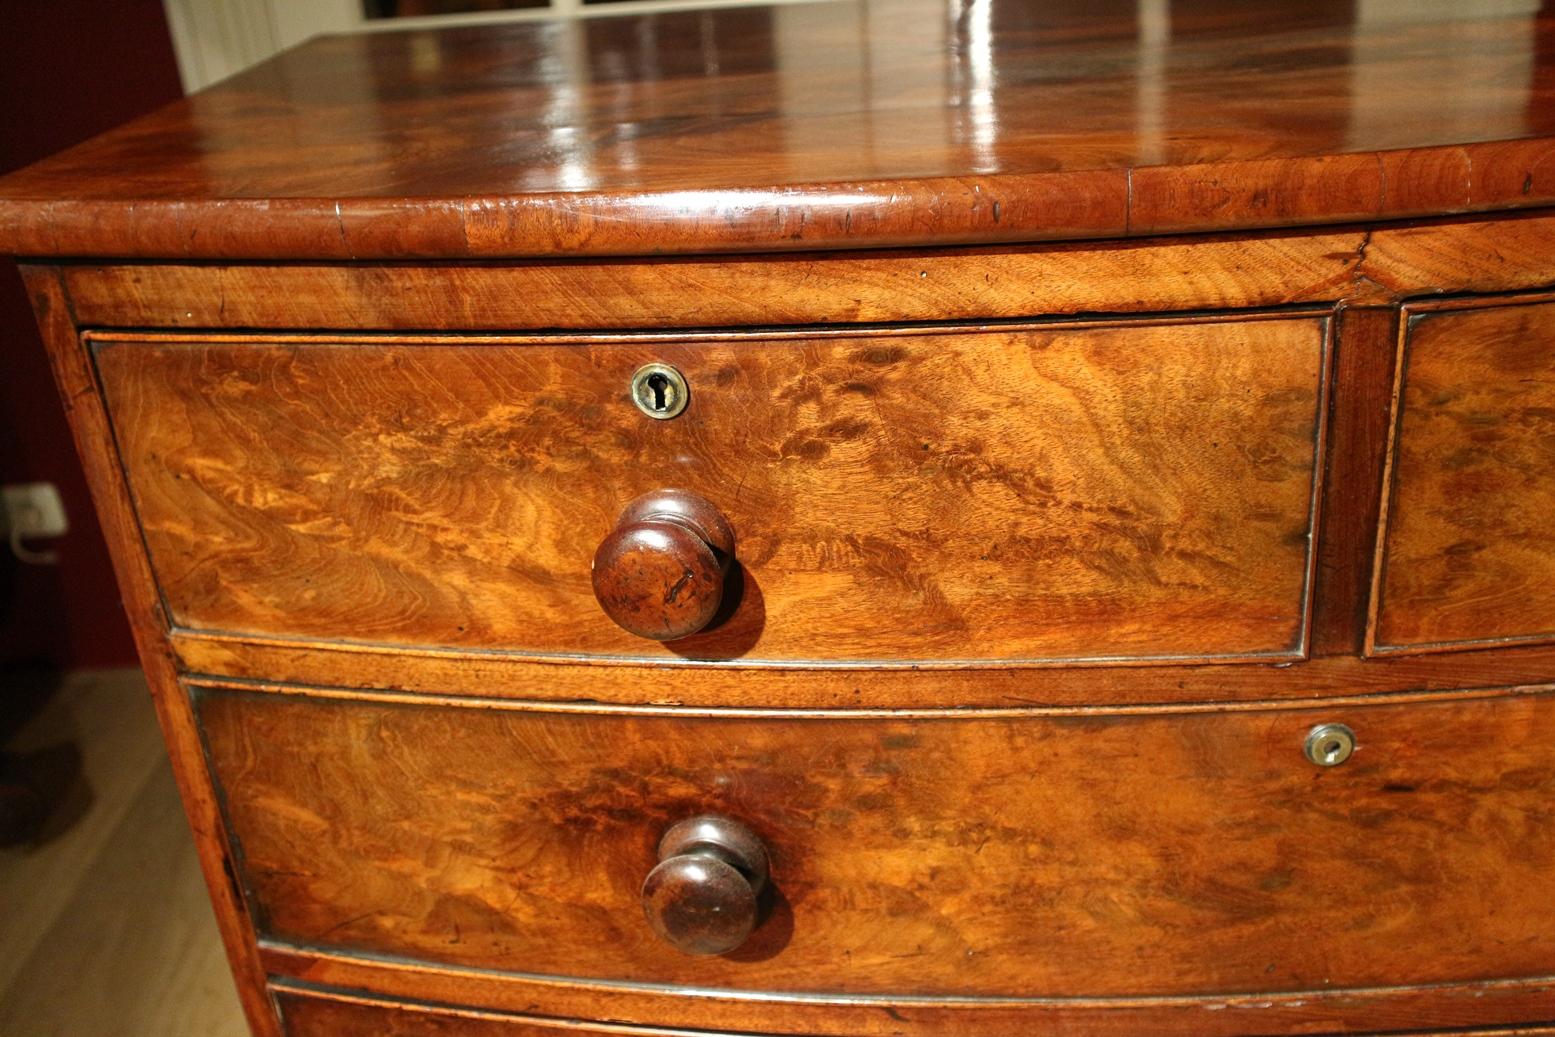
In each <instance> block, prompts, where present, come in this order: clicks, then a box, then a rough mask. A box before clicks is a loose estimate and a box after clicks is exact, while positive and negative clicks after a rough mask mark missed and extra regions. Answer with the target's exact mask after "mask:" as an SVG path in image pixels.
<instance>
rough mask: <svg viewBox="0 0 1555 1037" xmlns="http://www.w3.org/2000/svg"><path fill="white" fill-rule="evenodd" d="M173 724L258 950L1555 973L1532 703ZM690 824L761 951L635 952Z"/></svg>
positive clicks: (675, 977) (637, 979) (841, 977)
mask: <svg viewBox="0 0 1555 1037" xmlns="http://www.w3.org/2000/svg"><path fill="white" fill-rule="evenodd" d="M194 696H195V700H196V708H197V712H198V715H199V718H200V722H201V724H202V726H203V730H204V735H205V738H206V740H207V747H208V751H209V756H210V761H211V765H212V768H213V770H214V772H215V775H216V777H217V780H218V782H219V784H220V785H221V787H222V792H223V795H224V798H225V804H226V809H227V812H228V817H229V823H230V826H231V831H232V832H233V833H234V835H235V837H236V840H237V843H238V859H239V867H240V872H241V877H242V880H243V881H244V883H245V884H246V886H247V888H248V893H249V901H250V903H251V904H252V905H253V907H254V910H255V912H256V922H257V926H258V929H259V932H260V934H261V936H262V937H265V938H267V939H269V940H272V941H278V942H279V943H281V944H291V945H296V946H301V947H313V948H324V949H337V950H345V951H353V952H362V953H365V954H367V955H370V956H378V957H382V956H388V957H390V958H397V959H416V960H422V961H432V962H440V963H446V964H450V965H456V966H465V967H471V968H479V969H486V970H499V971H503V972H512V973H525V974H528V975H530V976H535V975H541V976H543V975H552V976H573V977H585V978H591V979H597V980H605V981H617V982H630V983H648V984H667V985H670V986H672V987H675V986H689V987H696V988H701V989H704V990H706V989H710V988H711V989H729V990H744V991H760V992H773V993H795V992H805V993H821V994H827V995H836V994H841V995H848V994H866V995H879V996H886V997H889V996H893V995H918V996H950V997H975V996H992V997H1025V998H1030V997H1130V996H1150V995H1192V994H1201V993H1228V992H1255V993H1260V994H1262V993H1272V992H1282V991H1314V990H1334V989H1337V988H1343V987H1382V986H1400V985H1415V984H1433V983H1449V982H1464V981H1476V980H1480V979H1488V978H1497V977H1508V978H1510V977H1528V976H1545V975H1549V974H1550V973H1551V971H1552V965H1555V898H1552V897H1551V896H1550V895H1549V891H1550V884H1551V879H1552V877H1555V823H1552V822H1555V817H1552V813H1555V695H1549V694H1542V693H1540V694H1532V693H1519V694H1504V695H1495V696H1478V697H1475V696H1464V697H1458V698H1438V699H1430V700H1426V699H1422V700H1417V701H1399V700H1392V701H1390V702H1387V703H1385V704H1373V705H1358V704H1354V703H1353V702H1352V703H1350V704H1344V705H1328V706H1323V707H1321V708H1311V707H1309V706H1308V707H1301V708H1294V707H1282V708H1277V709H1275V708H1270V709H1262V710H1238V711H1201V712H1191V711H1186V712H1185V711H1176V712H1167V711H1150V710H1146V711H1136V712H1132V713H1111V714H1099V713H1086V714H1080V715H1064V714H1057V715H1054V714H1052V713H1049V714H1046V715H1044V714H1040V713H1036V714H1031V715H1011V714H994V715H987V714H984V715H967V714H960V715H957V714H934V715H930V716H918V717H902V716H891V717H882V716H878V715H861V716H813V715H811V716H791V715H775V714H765V715H759V716H706V715H703V716H698V715H694V714H676V713H674V712H673V711H667V712H665V713H663V714H644V713H640V712H639V713H623V712H615V713H611V712H588V711H584V710H579V711H577V712H564V711H549V710H538V709H536V708H533V707H530V706H525V705H523V704H516V703H501V702H492V701H480V700H452V699H417V698H416V697H413V696H402V697H395V696H387V695H384V696H370V695H358V694H355V693H352V694H344V693H342V694H339V695H335V694H326V693H315V692H304V693H291V692H285V693H282V692H273V691H248V690H220V689H210V688H206V689H195V691H194ZM1329 721H1342V722H1344V723H1345V724H1348V725H1349V726H1350V727H1351V728H1353V730H1354V732H1355V735H1356V738H1357V740H1358V748H1357V749H1356V750H1355V752H1354V754H1353V755H1352V756H1351V757H1350V758H1349V759H1348V760H1347V761H1346V762H1344V763H1342V764H1341V765H1339V766H1334V767H1323V766H1318V765H1316V764H1314V763H1313V762H1311V761H1309V760H1308V759H1307V757H1306V755H1305V754H1304V751H1303V746H1304V741H1305V739H1306V737H1307V734H1308V732H1309V731H1311V730H1312V729H1313V728H1314V725H1318V724H1321V723H1324V722H1329ZM709 813H710V814H720V815H725V816H727V817H729V818H733V819H736V820H738V821H740V822H742V823H743V824H745V825H747V826H748V827H749V828H750V829H751V830H753V831H754V833H755V834H756V835H757V836H758V837H759V838H760V839H761V840H762V841H763V842H764V843H765V846H766V850H767V853H768V855H769V858H770V864H771V876H772V878H771V882H770V883H769V884H768V886H767V891H766V894H765V895H766V898H767V899H766V901H765V903H764V904H763V920H762V922H761V924H760V925H759V927H758V928H757V929H756V930H755V932H754V934H752V935H751V936H750V938H749V939H748V941H747V942H746V943H745V944H744V945H743V946H741V947H739V949H738V950H736V951H734V952H732V953H729V954H725V955H722V956H718V957H701V958H699V957H692V956H690V955H686V954H682V953H678V952H676V951H674V950H671V949H669V948H668V947H667V946H666V945H665V944H664V943H663V942H662V941H661V940H660V939H659V938H658V937H657V936H656V935H655V933H654V932H653V931H652V930H651V929H650V927H649V925H648V924H647V922H646V921H645V919H644V910H643V905H642V899H641V896H642V893H641V891H642V887H643V880H644V877H645V876H646V875H647V874H648V872H649V871H650V870H651V869H653V868H654V866H655V862H656V860H657V854H656V849H657V843H658V841H659V839H660V836H661V835H662V834H663V833H664V832H665V831H666V829H668V828H669V827H670V826H671V825H672V824H674V823H675V822H677V821H679V820H681V819H683V818H686V817H690V816H694V815H699V814H709ZM659 989H663V988H662V987H660V988H659ZM665 993H666V994H669V993H671V991H665Z"/></svg>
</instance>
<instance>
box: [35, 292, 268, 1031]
mask: <svg viewBox="0 0 1555 1037" xmlns="http://www.w3.org/2000/svg"><path fill="white" fill-rule="evenodd" d="M22 274H23V277H24V279H25V281H26V284H27V291H28V294H29V295H30V296H31V298H32V306H33V312H34V313H36V314H37V317H38V327H39V330H40V331H41V332H42V334H43V341H44V343H45V344H46V345H47V346H48V350H49V363H50V365H51V366H52V368H53V371H54V380H55V382H56V383H57V384H58V386H59V392H60V399H61V401H62V402H63V403H64V407H65V413H66V415H67V416H68V417H69V419H70V428H71V432H72V433H73V434H74V436H75V442H76V450H77V451H78V452H79V453H80V455H81V465H82V468H83V469H84V471H85V474H86V480H87V485H88V486H89V487H90V489H91V491H92V501H93V503H94V504H95V505H96V506H97V514H98V519H99V520H100V521H101V523H102V527H103V534H104V536H105V537H106V539H107V541H108V547H109V553H110V555H111V557H112V558H113V563H114V575H115V576H116V577H117V578H118V582H119V589H120V592H121V593H122V594H123V597H124V603H125V607H126V610H127V611H128V613H129V617H130V627H131V632H132V633H133V634H134V636H135V647H136V649H137V651H139V653H140V662H141V668H142V669H144V670H145V672H146V680H147V683H149V684H150V686H151V695H152V701H153V702H154V703H155V705H156V711H157V723H158V725H159V726H160V727H161V729H162V737H163V740H164V741H165V742H166V743H167V750H168V758H169V760H170V761H171V763H172V768H173V777H174V779H175V780H176V781H177V783H178V792H179V795H180V796H181V797H182V799H183V805H184V814H185V817H186V818H187V819H188V822H189V827H190V829H191V830H192V831H193V833H194V841H195V849H196V850H197V851H198V853H199V857H200V870H201V872H202V873H203V874H204V877H205V885H206V888H207V890H208V891H209V892H210V898H211V904H212V906H213V907H214V908H215V911H216V924H217V926H218V928H220V930H221V938H222V944H223V945H224V947H225V949H226V952H227V960H228V962H229V963H230V965H231V967H232V972H233V975H234V977H235V978H236V980H237V985H238V998H239V1000H240V1001H241V1002H242V1004H243V1014H244V1016H245V1017H246V1018H247V1019H248V1024H249V1026H250V1027H251V1029H252V1030H253V1034H254V1037H280V1030H279V1024H278V1022H277V1020H276V1016H275V1012H274V1010H273V1008H272V1007H271V1005H270V1002H269V1000H268V999H267V998H266V997H265V992H264V969H263V966H261V965H260V963H259V956H258V949H257V947H256V945H255V935H254V928H253V925H252V923H251V921H250V919H249V914H248V911H247V908H246V907H245V905H244V903H243V895H242V891H241V890H240V889H238V887H237V884H236V878H235V871H234V870H233V865H232V862H231V860H230V858H229V857H228V856H227V851H228V842H227V833H226V829H225V826H224V822H223V820H222V817H221V812H220V809H219V808H218V807H217V804H216V799H215V791H214V788H213V786H212V784H211V777H210V772H209V771H208V770H207V768H206V762H205V755H204V752H203V750H202V748H201V746H200V736H199V732H198V731H197V730H196V727H195V722H194V716H193V713H192V712H191V710H190V706H189V700H188V697H187V696H185V695H184V694H183V693H182V691H181V690H180V688H179V685H178V677H177V664H176V663H175V662H174V660H173V656H172V651H171V649H170V648H169V646H168V643H167V640H166V637H165V630H166V623H165V617H164V616H163V613H162V606H161V602H160V601H159V600H158V598H157V593H156V581H155V580H154V578H153V577H152V575H151V568H150V565H149V563H148V562H147V560H146V556H145V552H144V549H143V545H142V541H141V536H140V530H139V527H138V525H137V523H136V520H135V513H134V508H133V506H132V504H131V503H130V496H129V490H128V488H127V487H126V485H125V482H124V474H123V472H122V470H121V469H120V468H119V466H118V465H117V464H115V463H114V459H113V456H112V454H111V452H110V451H108V450H105V449H103V445H104V444H106V443H109V442H111V441H112V438H113V433H112V431H111V430H110V426H109V422H108V414H107V411H106V410H105V409H104V407H103V401H102V396H101V395H100V394H99V392H98V386H97V380H96V377H95V375H94V373H93V371H92V364H91V357H90V356H89V355H88V354H87V352H86V350H85V349H84V348H82V344H81V340H80V337H79V335H78V334H77V331H76V327H75V325H74V323H73V322H72V319H71V314H70V311H69V304H68V302H67V300H66V298H65V293H64V290H63V287H62V286H61V284H60V279H59V276H58V272H57V271H55V270H52V269H49V268H43V267H23V269H22ZM170 692H171V693H170Z"/></svg>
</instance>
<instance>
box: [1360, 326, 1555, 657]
mask: <svg viewBox="0 0 1555 1037" xmlns="http://www.w3.org/2000/svg"><path fill="white" fill-rule="evenodd" d="M1403 328H1404V333H1403V337H1402V340H1401V347H1402V348H1401V350H1400V354H1399V383H1398V384H1399V391H1398V398H1397V404H1396V406H1395V411H1394V430H1393V453H1392V462H1391V466H1390V478H1389V487H1388V497H1387V506H1386V512H1385V516H1384V523H1383V530H1382V535H1381V547H1382V550H1381V551H1380V552H1379V555H1378V564H1377V572H1376V591H1375V594H1374V595H1373V602H1374V604H1373V612H1372V624H1371V632H1370V647H1371V649H1372V651H1373V652H1375V653H1378V654H1382V653H1388V652H1419V651H1439V650H1443V649H1454V648H1484V647H1490V646H1495V645H1509V644H1528V643H1534V642H1549V641H1555V302H1552V301H1550V299H1549V297H1548V296H1545V297H1543V298H1542V299H1540V300H1530V299H1521V300H1494V299H1491V300H1487V299H1461V300H1453V301H1450V302H1446V303H1417V304H1414V305H1411V306H1409V307H1407V308H1406V309H1405V311H1404V320H1403Z"/></svg>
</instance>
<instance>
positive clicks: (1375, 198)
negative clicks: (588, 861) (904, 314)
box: [0, 0, 1555, 259]
mask: <svg viewBox="0 0 1555 1037" xmlns="http://www.w3.org/2000/svg"><path fill="white" fill-rule="evenodd" d="M104 82H105V89H111V88H112V76H111V75H109V74H107V73H106V72H105V75H104ZM1552 202H1555V5H1552V4H1551V3H1549V2H1548V0H1546V2H1545V3H1544V4H1543V5H1542V7H1541V6H1540V5H1539V4H1538V3H1537V2H1529V0H1453V2H1444V0H1432V2H1429V3H1424V2H1419V0H1343V2H1336V0H1309V2H1305V3H1302V4H1290V3H1286V2H1283V0H1201V2H1191V3H1190V2H1186V0H1178V2H1177V3H1173V2H1171V0H1142V2H1141V0H1051V2H1044V3H1022V2H1019V0H962V2H955V0H951V2H949V3H947V2H946V0H835V2H829V3H808V4H788V5H779V6H773V7H763V8H743V9H731V10H721V11H709V12H680V13H660V14H639V15H622V16H613V17H604V18H594V19H586V20H582V21H577V22H571V23H568V22H534V23H526V24H516V25H507V26H502V27H480V28H463V29H458V30H452V31H442V32H397V33H376V34H366V35H354V36H335V37H324V38H320V39H317V40H314V41H312V42H310V43H308V44H305V45H303V46H302V47H299V48H297V49H294V50H292V51H289V52H287V53H285V54H282V55H280V56H279V57H277V58H275V59H274V60H271V61H269V62H267V63H265V64H263V65H261V66H259V67H257V68H255V69H253V70H251V71H249V72H247V73H244V74H242V75H239V76H237V77H234V78H233V79H230V80H228V81H226V82H224V83H222V84H220V85H218V86H216V87H214V88H212V89H209V90H207V91H205V92H203V93H200V94H197V95H195V96H193V97H190V98H187V99H185V100H183V101H181V102H178V103H176V104H174V105H171V106H170V107H167V108H164V109H162V110H161V111H159V112H157V113H155V114H153V115H151V116H148V117H146V118H144V119H141V120H139V121H137V122H134V123H131V124H130V125H128V126H126V127H123V128H121V129H119V130H116V131H114V132H111V133H109V134H106V135H104V136H101V137H98V138H96V139H94V140H91V141H89V142H87V143H85V144H83V145H80V146H79V147H76V148H74V149H72V150H70V151H67V152H65V153H63V154H61V155H59V156H57V157H55V158H53V159H50V160H48V161H46V162H43V163H40V164H39V165H36V166H33V167H30V168H28V169H26V170H23V171H21V172H18V173H16V174H13V175H12V176H10V177H8V178H6V179H5V180H3V181H0V248H3V249H6V250H9V251H13V252H17V253H20V254H24V255H36V256H51V255H52V256H58V255H116V256H127V257H234V258H290V257H313V258H342V259H344V258H375V257H376V258H388V257H418V256H419V257H444V258H462V257H503V256H526V255H553V254H592V255H612V254H614V255H646V254H654V253H675V252H718V251H731V250H771V249H795V248H838V247H864V246H879V245H925V244H951V243H972V242H997V241H1032V240H1043V239H1063V238H1079V237H1109V236H1139V235H1149V234H1157V233H1175V232H1183V231H1200V230H1225V229H1237V228H1249V227H1269V226H1284V225H1294V224H1302V223H1318V222H1336V221H1354V220H1369V219H1376V218H1390V217H1399V216H1411V215H1434V214H1441V213H1448V212H1465V211H1486V210H1494V209H1503V208H1511V207H1526V206H1537V205H1547V204H1551V203H1552Z"/></svg>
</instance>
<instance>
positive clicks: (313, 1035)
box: [272, 987, 1555, 1037]
mask: <svg viewBox="0 0 1555 1037" xmlns="http://www.w3.org/2000/svg"><path fill="white" fill-rule="evenodd" d="M272 994H273V996H274V997H275V1004H276V1007H277V1009H278V1010H279V1011H280V1014H281V1021H282V1025H283V1028H284V1030H285V1033H286V1037H720V1032H714V1031H711V1030H665V1029H661V1028H658V1027H651V1028H640V1027H631V1026H616V1025H604V1026H601V1027H593V1026H589V1025H587V1024H582V1023H578V1022H574V1021H571V1020H561V1019H541V1018H536V1017H533V1016H517V1015H508V1014H504V1013H494V1012H479V1011H471V1010H468V1009H460V1008H452V1007H447V1006H441V1005H426V1004H407V1003H405V1002H401V1001H390V1000H381V999H378V998H375V997H371V996H365V995H357V994H349V993H335V992H322V991H309V990H298V989H294V988H290V987H273V988H272ZM1431 1033H1442V1034H1443V1035H1444V1037H1445V1035H1446V1034H1447V1033H1451V1035H1452V1037H1550V1035H1555V1029H1551V1028H1548V1027H1544V1026H1532V1027H1522V1026H1519V1027H1515V1028H1503V1027H1494V1028H1489V1029H1473V1030H1465V1029H1461V1028H1460V1029H1453V1030H1451V1031H1410V1032H1408V1033H1404V1032H1400V1031H1392V1032H1390V1033H1389V1037H1430V1034H1431ZM722 1037H731V1035H728V1034H723V1035H722ZM747 1037H748V1035H747ZM967 1037H971V1035H970V1034H968V1035H967Z"/></svg>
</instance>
